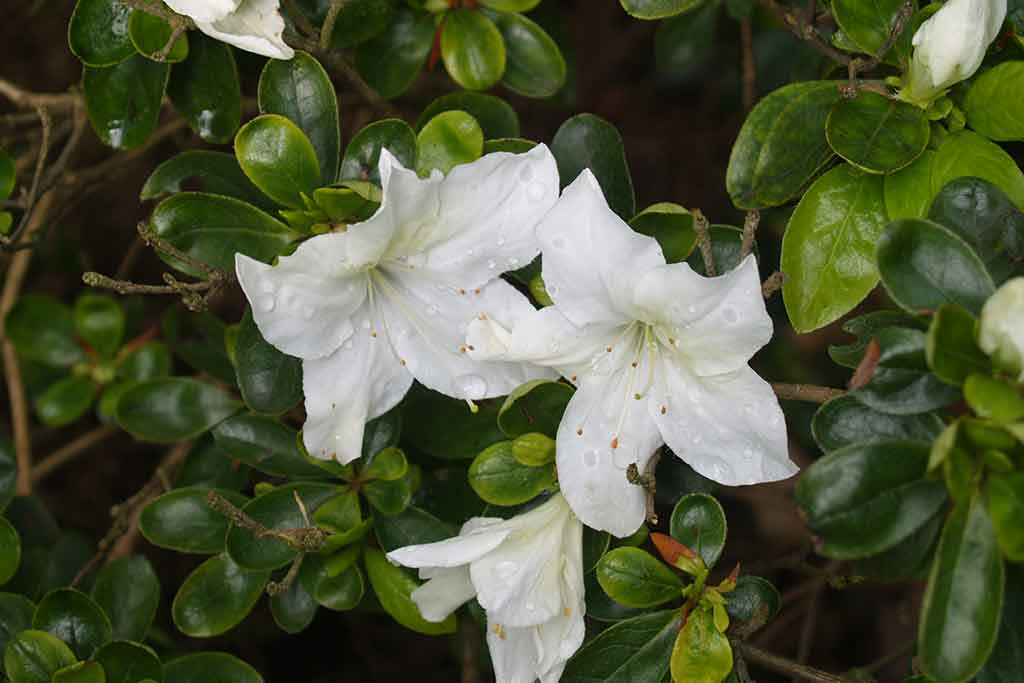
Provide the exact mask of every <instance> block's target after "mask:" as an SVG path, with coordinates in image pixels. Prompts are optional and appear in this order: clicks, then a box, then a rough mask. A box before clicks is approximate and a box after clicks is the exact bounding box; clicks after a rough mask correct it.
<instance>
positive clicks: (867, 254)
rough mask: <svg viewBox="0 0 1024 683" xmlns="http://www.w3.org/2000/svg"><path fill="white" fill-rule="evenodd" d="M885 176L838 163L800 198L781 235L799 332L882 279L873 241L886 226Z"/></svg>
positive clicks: (788, 296)
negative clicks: (884, 208)
mask: <svg viewBox="0 0 1024 683" xmlns="http://www.w3.org/2000/svg"><path fill="white" fill-rule="evenodd" d="M882 182H883V181H882V179H881V178H880V177H878V176H873V175H867V174H864V173H860V172H858V171H856V170H854V169H852V168H850V167H849V166H839V167H837V168H834V169H832V170H831V171H829V172H828V173H826V174H825V175H824V176H822V177H821V178H819V179H818V180H817V181H816V182H815V183H814V184H813V185H812V186H811V188H810V189H809V190H808V191H807V193H806V194H805V195H804V196H803V198H802V199H801V200H800V203H799V204H798V205H797V207H796V211H794V212H793V215H792V216H791V218H790V220H789V225H788V226H787V228H786V233H785V235H784V237H783V240H782V271H783V272H784V273H786V279H785V282H784V284H783V287H782V295H783V299H784V300H785V303H786V311H787V312H788V313H789V319H790V321H791V322H792V324H793V327H794V328H795V329H796V330H797V331H798V332H810V331H812V330H816V329H818V328H819V327H823V326H824V325H827V324H828V323H830V322H833V321H834V320H836V319H837V318H839V317H841V316H842V315H845V314H846V313H848V312H849V311H850V310H851V309H853V307H854V306H856V305H857V304H859V303H860V302H861V301H862V300H863V299H864V297H865V296H867V295H868V293H869V292H870V291H871V290H872V289H874V288H875V285H876V284H878V268H877V266H876V265H875V247H876V245H877V243H878V238H879V236H880V235H881V234H882V232H883V230H884V229H885V223H886V215H885V212H884V210H883V208H882V202H883V197H882Z"/></svg>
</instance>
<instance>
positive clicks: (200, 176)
mask: <svg viewBox="0 0 1024 683" xmlns="http://www.w3.org/2000/svg"><path fill="white" fill-rule="evenodd" d="M188 180H194V181H198V183H199V185H200V188H199V189H201V190H202V191H203V192H206V193H208V194H219V195H224V196H225V197H232V198H234V199H239V200H241V201H243V202H245V203H247V204H252V205H254V206H257V207H259V208H261V209H264V210H268V211H270V210H274V209H275V208H276V207H277V205H276V204H275V203H274V202H272V201H270V199H268V198H267V197H266V196H264V194H263V193H262V192H260V191H259V188H257V187H256V186H255V185H253V184H252V181H251V180H249V179H248V178H247V177H246V176H245V174H244V173H243V172H242V167H241V166H239V165H238V159H236V158H235V157H234V155H233V154H225V153H224V152H210V151H207V150H201V149H193V150H189V151H187V152H182V153H181V154H179V155H177V156H175V157H171V158H170V159H168V160H167V161H165V162H163V163H162V164H160V165H159V166H157V167H156V170H155V171H153V173H152V174H151V175H150V176H149V178H148V179H147V180H146V184H145V185H143V186H142V192H140V193H139V198H140V199H159V198H160V197H162V196H163V195H167V194H175V193H178V192H181V191H183V190H184V189H185V181H188Z"/></svg>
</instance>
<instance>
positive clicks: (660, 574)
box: [597, 548, 683, 607]
mask: <svg viewBox="0 0 1024 683" xmlns="http://www.w3.org/2000/svg"><path fill="white" fill-rule="evenodd" d="M597 581H598V583H600V584H601V588H602V589H604V592H605V593H607V594H608V595H609V596H610V597H611V598H612V599H613V600H615V602H618V603H621V604H623V605H626V606H627V607H655V606H657V605H660V604H662V603H665V602H668V601H669V600H673V599H677V598H679V597H680V596H681V593H682V589H683V582H682V580H681V579H680V578H679V577H678V576H676V575H675V574H674V573H673V572H672V570H671V569H669V568H668V566H667V565H666V564H665V563H663V562H662V561H661V560H659V559H657V558H656V557H654V556H653V555H651V554H650V553H649V552H647V551H646V550H641V549H640V548H615V549H614V550H610V551H609V552H608V553H606V554H605V556H604V557H602V558H601V561H600V562H598V563H597Z"/></svg>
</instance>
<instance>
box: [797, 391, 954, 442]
mask: <svg viewBox="0 0 1024 683" xmlns="http://www.w3.org/2000/svg"><path fill="white" fill-rule="evenodd" d="M942 426H943V424H942V420H941V419H940V418H939V417H938V416H937V415H935V414H933V413H923V414H920V415H889V414H886V413H883V412H880V411H877V410H873V409H871V408H869V407H868V406H866V405H864V404H863V403H861V402H860V400H859V399H858V398H857V397H856V396H854V395H846V396H840V397H838V398H834V399H832V400H831V401H829V402H828V403H825V404H824V405H822V406H821V408H819V409H818V412H816V413H815V414H814V419H813V420H812V421H811V431H812V433H813V434H814V440H815V441H817V442H818V445H819V446H821V448H822V450H824V451H825V452H830V451H834V450H838V449H840V448H843V447H845V446H852V445H853V444H857V443H875V442H878V441H890V440H893V439H907V440H911V441H921V442H924V443H930V442H931V441H932V440H933V439H934V438H935V437H936V436H938V434H939V432H940V431H942Z"/></svg>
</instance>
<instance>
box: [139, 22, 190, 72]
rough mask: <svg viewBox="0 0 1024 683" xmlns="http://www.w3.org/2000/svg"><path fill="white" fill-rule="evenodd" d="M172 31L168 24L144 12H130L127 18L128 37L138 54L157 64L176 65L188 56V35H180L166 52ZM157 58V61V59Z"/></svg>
mask: <svg viewBox="0 0 1024 683" xmlns="http://www.w3.org/2000/svg"><path fill="white" fill-rule="evenodd" d="M173 33H174V29H173V28H172V27H171V24H170V22H168V21H166V20H165V19H163V18H161V17H158V16H157V15H155V14H150V13H149V12H146V11H144V10H141V9H140V10H139V11H136V12H132V13H131V15H130V16H129V18H128V37H129V38H130V39H131V41H132V45H134V46H135V49H136V50H138V51H139V54H141V55H143V56H145V57H149V58H150V59H152V60H153V61H157V62H170V63H172V64H173V63H176V62H180V61H182V60H184V59H185V58H186V57H188V56H189V37H188V33H182V34H180V35H179V36H178V37H177V39H175V41H174V45H173V46H172V47H171V49H170V50H167V43H168V42H169V41H170V39H171V36H172V35H173ZM158 56H159V59H158Z"/></svg>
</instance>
